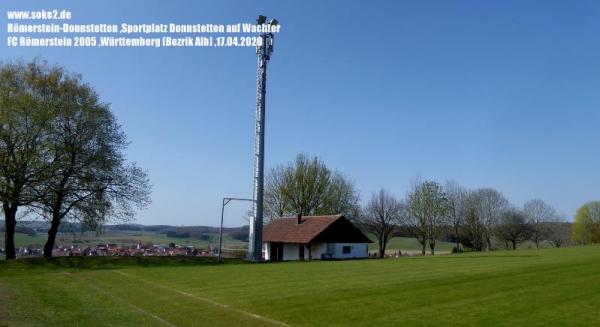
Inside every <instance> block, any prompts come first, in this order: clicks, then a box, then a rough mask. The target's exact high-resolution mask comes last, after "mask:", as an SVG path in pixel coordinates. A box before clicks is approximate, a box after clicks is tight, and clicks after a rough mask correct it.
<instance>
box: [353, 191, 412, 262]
mask: <svg viewBox="0 0 600 327" xmlns="http://www.w3.org/2000/svg"><path fill="white" fill-rule="evenodd" d="M401 211H402V204H401V203H400V202H399V201H398V200H397V199H396V198H394V197H393V196H392V195H391V194H390V193H388V192H387V191H386V190H384V189H381V190H380V191H379V192H377V193H375V194H373V196H372V197H371V200H369V202H368V203H367V205H366V206H365V208H364V209H363V211H362V214H361V215H360V216H359V223H360V225H361V226H362V227H363V228H365V229H366V230H367V231H369V232H370V233H372V234H373V235H375V237H377V242H378V245H379V257H380V258H383V257H384V256H385V248H386V247H387V243H388V241H389V240H390V238H391V237H392V235H393V232H394V230H395V229H396V226H397V225H398V223H399V222H400V218H401Z"/></svg>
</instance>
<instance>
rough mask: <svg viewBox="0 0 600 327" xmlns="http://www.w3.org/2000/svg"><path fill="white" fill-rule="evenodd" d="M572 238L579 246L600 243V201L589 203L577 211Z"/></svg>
mask: <svg viewBox="0 0 600 327" xmlns="http://www.w3.org/2000/svg"><path fill="white" fill-rule="evenodd" d="M572 238H573V241H574V242H575V243H578V244H591V243H600V201H592V202H588V203H586V204H584V205H583V206H581V207H580V208H579V209H578V210H577V213H576V214H575V223H574V225H573V236H572Z"/></svg>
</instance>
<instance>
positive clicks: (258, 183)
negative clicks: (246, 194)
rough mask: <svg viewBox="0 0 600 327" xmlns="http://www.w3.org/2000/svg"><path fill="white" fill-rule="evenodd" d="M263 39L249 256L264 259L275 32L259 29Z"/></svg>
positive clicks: (261, 18)
mask: <svg viewBox="0 0 600 327" xmlns="http://www.w3.org/2000/svg"><path fill="white" fill-rule="evenodd" d="M266 21H267V17H265V16H263V15H260V16H258V19H257V20H256V23H257V24H258V25H265V24H266ZM277 23H278V22H277V20H275V19H271V20H270V21H269V23H268V25H271V26H274V25H277ZM260 39H261V40H262V42H260V43H259V44H258V46H257V47H256V54H257V57H258V72H257V78H256V84H257V90H256V140H255V146H254V197H253V200H254V206H253V210H252V211H253V214H252V222H251V223H250V232H249V233H250V235H249V238H248V240H249V244H248V260H251V261H261V260H262V258H263V256H262V230H263V193H264V171H265V168H264V164H265V95H266V91H267V89H266V87H267V62H268V61H269V59H271V54H272V53H273V33H266V32H263V33H260Z"/></svg>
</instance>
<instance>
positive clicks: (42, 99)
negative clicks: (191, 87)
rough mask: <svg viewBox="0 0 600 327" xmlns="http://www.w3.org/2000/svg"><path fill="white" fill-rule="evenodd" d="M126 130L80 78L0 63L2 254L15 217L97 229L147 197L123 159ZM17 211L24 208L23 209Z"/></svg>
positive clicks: (123, 217)
mask: <svg viewBox="0 0 600 327" xmlns="http://www.w3.org/2000/svg"><path fill="white" fill-rule="evenodd" d="M127 145H128V142H127V139H126V136H125V133H124V132H123V131H122V128H121V126H120V125H119V124H118V122H117V120H116V119H115V117H114V115H113V113H112V112H111V110H110V108H109V105H108V104H107V103H104V102H102V100H101V99H100V97H99V96H98V94H97V93H96V91H95V90H94V89H93V88H92V87H91V86H90V85H89V84H87V83H85V82H84V81H83V80H82V78H81V76H80V75H77V74H72V73H69V72H68V71H66V70H65V69H64V68H62V67H59V66H51V65H49V64H47V63H46V62H43V61H40V60H37V59H36V60H33V61H31V62H28V63H24V62H8V63H0V202H1V203H2V213H3V215H4V221H5V226H4V230H5V252H6V258H7V259H14V258H15V245H14V234H15V230H16V226H17V223H18V220H17V214H18V213H19V212H20V213H21V215H27V214H36V215H38V216H40V217H42V218H43V219H45V220H47V221H48V222H49V223H50V227H49V230H48V238H47V241H46V243H45V245H44V256H46V257H50V256H51V255H52V249H53V248H54V242H55V239H56V234H57V232H58V229H59V226H60V224H61V222H64V221H76V222H80V223H82V224H84V225H85V226H87V227H89V228H99V227H100V226H101V225H103V224H104V223H106V222H107V221H109V220H120V221H127V220H129V219H131V218H132V217H133V215H134V212H135V210H136V209H141V208H144V207H146V206H147V205H148V204H149V202H150V197H149V195H150V183H149V180H148V177H147V174H146V173H145V172H144V171H143V170H142V169H141V168H140V167H138V166H137V165H136V164H134V163H130V162H128V161H127V160H126V158H125V154H124V152H125V149H126V147H127ZM21 209H22V210H21Z"/></svg>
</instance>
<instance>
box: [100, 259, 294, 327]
mask: <svg viewBox="0 0 600 327" xmlns="http://www.w3.org/2000/svg"><path fill="white" fill-rule="evenodd" d="M112 271H113V272H114V273H117V274H120V275H123V276H126V277H129V278H131V279H134V280H138V281H140V282H143V283H146V284H150V285H152V286H155V287H159V288H162V289H166V290H169V291H172V292H175V293H178V294H181V295H183V296H187V297H190V298H192V299H195V300H198V301H202V302H205V303H209V304H212V305H214V306H217V307H221V308H223V309H227V310H231V311H234V312H237V313H240V314H243V315H246V316H249V317H252V318H255V319H258V320H261V321H265V322H268V323H271V324H274V325H278V326H286V327H289V325H288V324H286V323H284V322H283V321H279V320H275V319H271V318H267V317H265V316H261V315H259V314H256V313H252V312H249V311H246V310H242V309H238V308H234V307H232V306H230V305H228V304H223V303H220V302H217V301H214V300H211V299H208V298H205V297H201V296H198V295H194V294H191V293H188V292H184V291H180V290H178V289H174V288H171V287H167V286H164V285H160V284H155V283H151V282H149V281H147V280H144V279H142V278H139V277H136V276H133V275H131V274H128V273H125V272H123V271H121V270H112Z"/></svg>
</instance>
